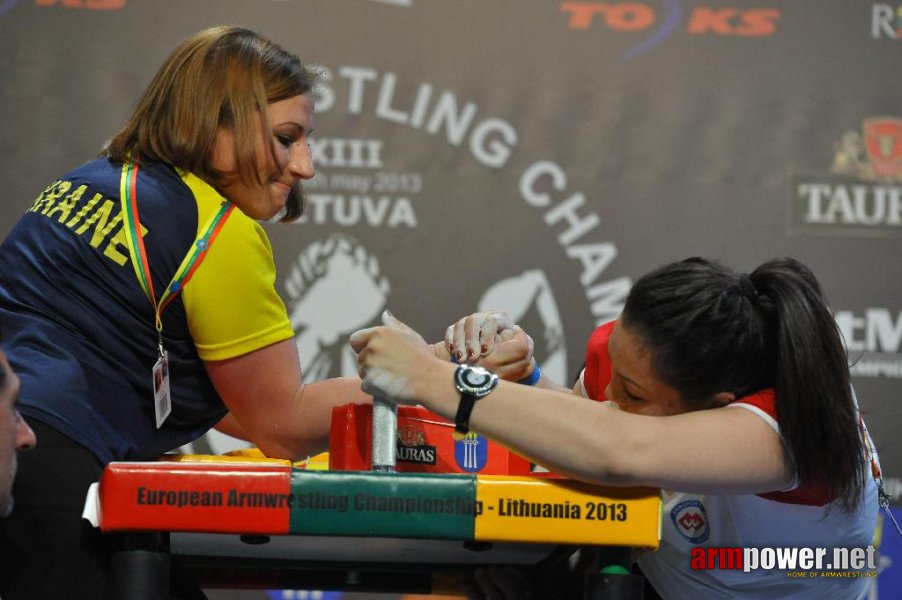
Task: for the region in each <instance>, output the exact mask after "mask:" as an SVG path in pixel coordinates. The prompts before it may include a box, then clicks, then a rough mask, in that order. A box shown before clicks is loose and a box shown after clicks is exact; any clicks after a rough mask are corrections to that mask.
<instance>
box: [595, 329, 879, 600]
mask: <svg viewBox="0 0 902 600" xmlns="http://www.w3.org/2000/svg"><path fill="white" fill-rule="evenodd" d="M613 326H614V323H613V322H611V323H607V324H605V325H602V326H601V327H599V328H598V329H596V330H595V332H594V333H593V334H592V336H591V337H590V339H589V344H588V349H587V352H586V366H585V368H584V369H583V372H582V374H581V375H580V381H581V384H582V389H583V393H584V395H585V396H586V397H587V398H591V399H593V400H600V401H601V400H604V389H605V387H607V385H608V383H609V381H610V379H611V360H610V356H609V355H608V340H609V338H610V335H611V330H612V329H613ZM728 408H729V409H732V410H736V409H742V410H748V411H749V412H751V413H753V414H755V415H757V416H758V417H760V418H761V419H762V420H763V421H764V422H766V423H767V424H768V425H769V426H770V427H772V428H773V429H774V431H776V432H777V433H778V434H779V433H780V426H779V424H778V423H777V413H776V408H775V402H774V392H773V390H765V391H762V392H759V393H756V394H753V395H751V396H747V397H744V398H741V399H739V400H738V401H736V402H734V403H732V404H730V405H729V406H727V407H724V409H728ZM717 410H721V409H717ZM867 472H870V468H868V469H867ZM662 493H663V499H664V506H663V511H664V514H663V520H662V521H663V523H662V531H661V546H660V548H659V549H658V550H657V551H656V552H649V553H647V554H645V555H643V556H641V557H640V558H639V565H640V566H641V567H642V571H643V573H644V574H645V576H646V577H647V578H648V579H649V581H650V582H651V583H652V585H653V586H654V587H655V589H656V590H657V591H658V593H660V594H661V596H662V597H663V598H666V599H671V598H686V599H696V598H725V599H726V598H812V597H819V598H830V599H831V600H832V599H847V598H848V599H855V598H861V597H862V596H863V595H864V594H865V593H866V591H867V587H868V584H869V582H872V581H873V578H871V577H841V578H832V577H821V576H819V575H818V576H816V577H813V578H812V577H804V578H803V577H795V576H790V574H789V573H787V572H786V571H779V570H763V569H756V570H752V571H750V572H745V571H743V570H726V569H706V570H693V569H692V568H691V566H690V565H691V562H690V554H691V552H692V549H693V548H695V547H703V548H759V549H763V548H789V547H794V548H803V547H812V548H827V549H828V556H832V548H866V547H867V546H869V545H871V544H872V542H873V537H874V531H875V527H876V521H877V510H878V506H877V490H876V484H875V483H874V480H873V479H872V478H871V477H868V478H867V482H866V485H865V489H864V495H863V500H862V502H861V503H859V505H858V509H857V510H856V512H855V513H853V514H849V513H847V512H845V511H844V510H843V509H842V507H841V506H840V505H839V504H838V503H835V502H832V501H831V498H830V497H829V496H828V495H826V494H825V493H824V492H823V491H822V490H820V489H817V486H811V485H808V486H792V487H791V488H789V489H787V490H782V491H781V490H775V491H773V492H769V493H765V494H746V495H714V494H692V493H683V492H680V493H676V492H669V491H663V492H662ZM828 560H829V558H828ZM815 595H816V596H815Z"/></svg>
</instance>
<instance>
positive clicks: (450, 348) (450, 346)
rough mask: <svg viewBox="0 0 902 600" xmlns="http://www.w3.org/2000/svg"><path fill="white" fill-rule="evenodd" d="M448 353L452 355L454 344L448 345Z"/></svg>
mask: <svg viewBox="0 0 902 600" xmlns="http://www.w3.org/2000/svg"><path fill="white" fill-rule="evenodd" d="M448 352H450V353H451V354H454V344H448Z"/></svg>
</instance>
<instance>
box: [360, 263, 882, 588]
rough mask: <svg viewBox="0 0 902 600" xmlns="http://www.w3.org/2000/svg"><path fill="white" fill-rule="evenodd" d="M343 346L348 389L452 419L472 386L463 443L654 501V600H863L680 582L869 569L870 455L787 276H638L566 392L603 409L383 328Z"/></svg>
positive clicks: (812, 581)
mask: <svg viewBox="0 0 902 600" xmlns="http://www.w3.org/2000/svg"><path fill="white" fill-rule="evenodd" d="M502 321H503V319H498V318H491V319H490V317H489V316H487V315H484V314H477V315H472V316H471V317H469V318H468V320H467V321H466V331H467V333H466V335H464V334H462V333H461V332H462V331H463V330H464V321H461V322H460V323H459V324H458V325H457V326H454V327H452V328H450V329H449V334H448V338H447V340H446V341H447V343H448V345H449V347H450V346H455V347H458V348H459V347H461V346H464V345H465V346H470V345H473V344H476V345H479V344H480V341H479V338H478V333H475V332H478V331H479V329H480V323H482V324H490V325H491V326H495V325H494V324H496V323H500V322H502ZM455 329H456V331H457V333H456V334H455V333H454V331H455ZM351 344H352V347H353V348H354V349H355V351H357V352H358V361H359V364H360V371H361V376H362V377H363V378H364V384H363V385H364V389H365V390H368V391H371V392H373V391H377V390H378V391H385V390H386V389H392V390H395V394H396V396H398V399H399V400H401V401H416V402H420V403H422V404H424V405H425V406H427V407H428V408H430V409H432V410H434V411H436V412H438V413H440V414H442V415H444V416H446V417H448V418H450V419H456V418H457V419H459V418H460V416H461V415H460V413H459V405H460V404H461V395H460V393H459V392H458V388H457V387H456V383H455V382H456V381H460V380H461V379H462V378H463V379H469V380H470V381H480V377H483V378H484V379H485V381H486V385H484V386H483V389H481V390H480V391H479V392H477V395H484V397H482V398H481V399H479V400H478V401H476V402H475V404H473V405H472V412H470V414H469V418H468V419H466V418H464V420H465V421H467V420H468V423H465V427H469V428H473V429H476V430H478V431H480V432H481V433H483V434H485V435H488V436H490V437H493V438H495V439H497V440H499V441H501V442H502V443H505V444H506V445H508V446H510V447H511V448H513V449H515V450H517V451H519V452H521V453H522V454H524V455H526V456H529V457H531V458H532V459H533V460H535V461H536V462H538V463H540V464H543V465H544V466H546V467H548V468H550V469H552V470H554V471H557V472H560V473H564V474H567V475H570V476H571V477H574V478H578V479H582V480H586V481H592V482H599V483H605V484H613V485H650V486H655V487H660V488H662V489H663V490H666V491H665V492H664V496H665V497H664V500H665V506H664V514H663V532H662V533H663V537H662V543H661V547H660V549H659V550H658V551H657V552H654V553H649V554H646V555H644V556H642V557H641V558H640V559H639V563H640V565H641V567H642V570H643V572H644V573H645V575H646V576H647V577H648V579H649V580H650V581H651V582H652V584H653V585H654V586H655V588H656V589H657V590H658V592H659V593H660V594H661V595H662V596H663V597H664V598H737V597H749V598H751V597H754V598H810V597H812V596H813V595H814V594H817V595H818V596H819V597H823V598H831V599H832V598H850V599H851V598H858V597H860V596H861V595H862V594H863V593H864V591H865V586H866V584H867V581H866V578H865V577H815V578H811V577H806V578H802V577H788V576H787V573H786V571H781V572H774V570H772V569H765V568H760V565H758V566H759V568H753V567H754V565H747V566H749V567H752V568H750V569H749V570H748V571H746V570H742V569H740V570H731V569H720V568H701V569H694V568H692V563H691V558H692V551H693V549H694V548H699V547H701V548H709V547H711V548H755V549H764V548H787V547H789V548H812V549H814V550H813V552H817V549H824V551H825V553H824V560H823V561H822V562H821V563H820V566H819V568H821V569H825V568H829V567H828V565H829V563H832V561H833V548H843V549H852V548H856V549H859V550H856V551H855V552H856V553H864V554H865V555H866V556H867V555H870V558H873V550H870V549H869V548H868V547H869V545H870V544H871V540H872V537H873V533H874V528H875V524H876V517H877V490H876V485H875V481H874V479H873V477H872V476H871V461H872V460H873V461H876V457H875V456H873V455H872V453H871V450H870V447H871V445H870V443H869V438H868V437H867V433H866V430H865V429H864V425H863V421H862V420H861V418H860V415H859V414H858V408H857V405H856V402H855V399H854V397H853V393H852V388H851V385H850V382H849V368H848V365H847V362H846V360H847V359H846V353H845V350H844V347H843V344H842V340H841V337H840V335H839V332H838V330H837V327H836V324H835V322H834V320H833V317H832V314H831V312H830V309H829V307H828V305H827V302H826V300H825V298H824V295H823V293H822V291H821V288H820V286H819V284H818V282H817V280H816V279H815V277H814V276H813V275H812V273H811V272H810V271H809V270H808V269H807V268H806V267H805V266H804V265H802V264H801V263H799V262H798V261H795V260H792V259H779V260H773V261H770V262H767V263H765V264H763V265H761V266H760V267H758V268H757V269H755V270H754V271H753V272H752V273H751V274H748V275H745V274H737V273H735V272H733V271H731V270H729V269H727V268H725V267H724V266H722V265H720V264H719V263H717V262H714V261H709V260H704V259H698V258H693V259H689V260H685V261H682V262H677V263H673V264H670V265H667V266H664V267H661V268H659V269H657V270H655V271H652V272H651V273H649V274H647V275H645V276H643V277H642V278H640V279H639V280H638V281H637V282H636V283H635V285H634V286H633V288H632V289H631V291H630V293H629V296H628V298H627V300H626V304H625V307H624V310H623V312H622V314H621V315H620V317H619V318H618V319H617V321H616V322H612V323H609V324H607V325H604V326H602V327H600V328H599V329H597V330H596V331H595V332H594V333H593V335H592V337H591V340H590V342H589V347H588V351H587V356H586V367H585V369H584V371H583V373H582V374H581V376H580V379H579V381H578V382H577V384H576V386H575V388H574V390H573V391H574V392H575V393H576V394H577V395H579V396H584V397H586V398H590V399H593V400H606V402H586V401H585V399H584V398H578V397H575V396H574V394H572V393H570V394H568V393H562V392H560V391H555V390H554V389H542V388H543V387H554V386H553V385H552V384H550V383H549V382H547V381H545V379H544V377H543V378H542V379H541V380H540V381H539V385H538V386H536V387H532V388H530V387H526V386H522V385H515V384H510V383H506V382H501V383H497V384H496V383H494V382H492V380H491V375H490V374H486V373H480V372H469V371H468V369H472V367H469V366H468V365H459V366H458V365H453V364H446V363H443V362H441V361H439V360H436V359H435V358H434V356H433V355H432V353H431V352H430V351H429V349H428V348H427V347H426V346H425V345H424V343H423V342H422V338H420V337H419V336H418V335H417V334H416V333H415V332H413V331H412V330H410V329H409V328H407V327H406V326H404V325H403V324H401V323H399V322H395V323H393V324H392V326H390V327H379V328H371V329H366V330H362V331H359V332H357V333H355V334H354V336H352V338H351ZM486 350H487V351H488V352H491V348H486ZM456 377H457V379H456ZM398 390H400V391H401V392H400V393H398ZM615 409H619V410H615ZM696 566H698V565H696ZM810 566H811V568H810V569H809V571H813V570H815V569H816V568H818V566H817V565H810ZM830 566H833V568H834V569H840V570H845V571H847V572H848V571H849V570H851V569H842V567H839V566H838V565H830ZM863 566H864V567H865V568H864V569H863V570H864V571H868V570H871V569H872V568H873V566H874V565H873V564H871V565H867V564H865V565H863ZM869 567H870V568H869ZM803 569H804V567H802V566H801V565H800V566H799V567H797V568H796V569H794V570H796V571H801V570H803ZM789 570H793V568H792V567H789ZM855 575H861V573H855Z"/></svg>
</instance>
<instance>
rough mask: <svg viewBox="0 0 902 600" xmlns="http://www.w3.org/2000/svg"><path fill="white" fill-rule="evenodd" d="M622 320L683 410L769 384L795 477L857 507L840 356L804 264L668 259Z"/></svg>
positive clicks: (852, 420)
mask: <svg viewBox="0 0 902 600" xmlns="http://www.w3.org/2000/svg"><path fill="white" fill-rule="evenodd" d="M622 322H623V325H624V327H626V328H628V329H629V330H630V332H631V333H633V334H634V335H637V336H638V338H639V339H640V340H641V342H642V343H643V344H644V346H645V347H646V348H647V349H648V350H649V351H650V353H651V356H652V369H653V370H654V372H655V374H656V375H657V376H658V377H660V378H661V380H662V381H664V382H665V383H667V384H668V385H670V386H672V387H674V388H675V389H677V390H678V391H679V392H680V393H681V395H682V397H683V400H684V401H685V402H686V403H687V404H688V405H689V406H690V407H692V408H696V409H698V408H706V407H707V406H708V405H709V404H710V401H711V398H712V396H713V395H714V394H717V393H719V392H731V393H733V394H735V395H736V397H737V398H739V397H742V396H746V395H748V394H750V393H752V392H755V391H759V390H763V389H766V388H774V390H775V394H776V411H777V421H778V423H779V425H780V431H781V433H782V435H783V439H784V441H785V443H786V444H787V446H788V449H789V451H790V453H791V455H792V458H793V460H794V463H795V466H796V469H797V474H798V477H799V481H800V482H801V483H812V484H815V485H818V486H823V488H824V489H825V490H826V491H827V492H828V493H829V494H830V496H831V497H832V498H839V499H840V500H841V502H842V505H843V507H844V508H846V509H847V510H851V509H853V508H854V507H855V506H856V505H857V503H858V502H859V500H860V498H861V492H862V489H863V485H864V474H865V464H864V461H863V456H864V448H863V444H862V440H861V436H860V433H859V421H858V414H857V410H856V407H855V403H854V400H853V398H852V388H851V383H850V380H849V378H850V375H849V366H848V358H847V355H846V350H845V346H844V344H843V341H842V336H841V334H840V332H839V329H838V327H837V325H836V321H835V320H834V318H833V315H832V313H831V311H830V308H829V306H828V304H827V301H826V298H825V297H824V294H823V291H822V290H821V286H820V284H819V283H818V281H817V279H816V278H815V277H814V274H813V273H812V272H811V271H810V270H809V269H808V268H807V267H806V266H805V265H803V264H802V263H800V262H799V261H797V260H795V259H792V258H779V259H774V260H771V261H768V262H766V263H764V264H762V265H761V266H759V267H758V268H757V269H755V270H754V271H753V272H752V273H751V274H748V275H745V274H739V273H736V272H734V271H733V270H731V269H729V268H727V267H725V266H724V265H722V264H721V263H719V262H717V261H713V260H708V259H704V258H698V257H694V258H689V259H686V260H684V261H681V262H676V263H672V264H670V265H666V266H663V267H660V268H658V269H656V270H654V271H652V272H651V273H648V274H647V275H645V276H643V277H642V278H640V279H639V280H638V281H637V282H636V283H635V285H633V287H632V289H631V290H630V293H629V295H628V296H627V300H626V305H625V307H624V311H623V315H622Z"/></svg>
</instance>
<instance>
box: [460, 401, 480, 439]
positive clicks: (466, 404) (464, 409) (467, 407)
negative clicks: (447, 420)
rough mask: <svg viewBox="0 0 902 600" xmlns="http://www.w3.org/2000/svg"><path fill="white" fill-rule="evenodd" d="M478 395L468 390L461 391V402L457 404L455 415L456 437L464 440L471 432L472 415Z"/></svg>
mask: <svg viewBox="0 0 902 600" xmlns="http://www.w3.org/2000/svg"><path fill="white" fill-rule="evenodd" d="M477 400H479V398H478V397H477V396H474V395H473V394H469V393H467V392H461V393H460V403H459V404H458V405H457V415H456V416H455V417H454V439H456V440H462V439H463V438H465V437H466V435H467V434H468V433H470V415H471V414H472V413H473V407H474V406H475V405H476V401H477Z"/></svg>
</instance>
